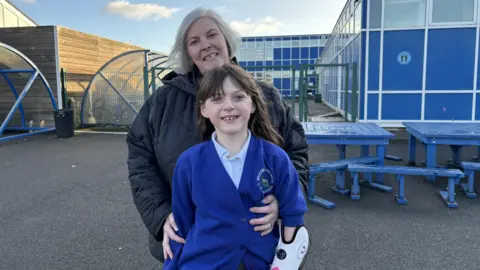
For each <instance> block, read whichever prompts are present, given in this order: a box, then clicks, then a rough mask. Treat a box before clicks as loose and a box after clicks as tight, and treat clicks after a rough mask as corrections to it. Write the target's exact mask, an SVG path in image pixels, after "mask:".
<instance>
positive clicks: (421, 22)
mask: <svg viewBox="0 0 480 270" xmlns="http://www.w3.org/2000/svg"><path fill="white" fill-rule="evenodd" d="M450 1H451V0H450ZM425 10H426V0H385V8H384V11H385V16H384V17H385V18H384V20H385V21H384V26H383V27H384V28H411V27H422V26H425Z"/></svg>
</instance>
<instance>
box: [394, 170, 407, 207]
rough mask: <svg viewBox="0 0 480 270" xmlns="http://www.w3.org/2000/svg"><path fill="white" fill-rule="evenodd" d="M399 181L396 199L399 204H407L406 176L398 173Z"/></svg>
mask: <svg viewBox="0 0 480 270" xmlns="http://www.w3.org/2000/svg"><path fill="white" fill-rule="evenodd" d="M397 181H398V193H397V194H396V195H395V199H396V200H397V203H398V204H407V202H408V201H407V198H405V176H404V175H397Z"/></svg>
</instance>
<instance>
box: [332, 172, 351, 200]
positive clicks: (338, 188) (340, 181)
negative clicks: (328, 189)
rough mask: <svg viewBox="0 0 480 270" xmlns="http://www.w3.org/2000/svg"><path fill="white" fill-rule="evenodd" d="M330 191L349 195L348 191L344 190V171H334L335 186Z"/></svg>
mask: <svg viewBox="0 0 480 270" xmlns="http://www.w3.org/2000/svg"><path fill="white" fill-rule="evenodd" d="M332 190H333V191H335V192H336V193H338V194H341V195H348V194H350V190H348V189H345V169H341V170H338V171H336V178H335V186H333V187H332Z"/></svg>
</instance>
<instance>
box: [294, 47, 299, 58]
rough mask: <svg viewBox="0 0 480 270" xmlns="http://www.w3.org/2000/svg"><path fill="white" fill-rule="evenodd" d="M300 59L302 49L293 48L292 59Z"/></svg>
mask: <svg viewBox="0 0 480 270" xmlns="http://www.w3.org/2000/svg"><path fill="white" fill-rule="evenodd" d="M299 58H300V48H292V59H299Z"/></svg>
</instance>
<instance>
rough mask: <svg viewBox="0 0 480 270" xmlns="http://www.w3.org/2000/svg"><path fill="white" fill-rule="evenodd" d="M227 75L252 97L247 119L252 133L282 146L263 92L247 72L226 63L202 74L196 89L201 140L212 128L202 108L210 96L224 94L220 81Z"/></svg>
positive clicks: (209, 135) (212, 130) (208, 136)
mask: <svg viewBox="0 0 480 270" xmlns="http://www.w3.org/2000/svg"><path fill="white" fill-rule="evenodd" d="M227 77H229V78H230V79H231V80H232V82H233V83H234V84H235V85H236V86H237V87H238V88H240V89H243V90H244V91H245V92H246V94H247V95H249V96H250V97H251V99H252V104H253V106H254V107H255V112H254V113H253V114H252V115H251V116H250V120H249V121H248V128H249V129H250V131H251V132H252V134H253V135H255V136H256V137H259V138H262V139H264V140H267V141H270V142H272V143H274V144H276V145H278V146H281V145H282V144H283V139H282V137H281V136H280V135H279V134H278V133H277V131H276V130H275V129H274V128H273V126H272V123H271V121H270V116H269V114H268V109H267V104H266V102H265V99H264V96H263V91H262V90H261V89H260V87H259V86H258V85H257V83H256V82H255V80H254V79H253V78H252V76H251V75H250V74H249V73H248V72H246V71H245V70H243V69H242V68H240V67H238V66H236V65H232V64H225V65H223V66H222V67H219V68H215V69H213V70H211V71H209V72H207V73H205V75H204V76H203V78H202V81H201V83H200V89H199V90H198V92H197V126H198V129H199V130H200V134H201V136H202V139H203V140H204V141H206V140H208V139H210V138H211V136H212V133H213V132H214V131H215V128H214V126H213V125H212V123H211V122H210V120H209V119H207V118H204V117H202V114H201V107H202V106H203V105H204V104H205V102H206V101H207V100H208V99H209V98H213V97H217V96H223V95H224V94H225V93H224V91H223V83H224V81H225V79H226V78H227Z"/></svg>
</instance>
